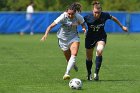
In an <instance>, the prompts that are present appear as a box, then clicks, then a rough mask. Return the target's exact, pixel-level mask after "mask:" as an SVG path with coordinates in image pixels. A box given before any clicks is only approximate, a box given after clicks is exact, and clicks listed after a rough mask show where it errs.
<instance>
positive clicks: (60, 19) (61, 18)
mask: <svg viewBox="0 0 140 93" xmlns="http://www.w3.org/2000/svg"><path fill="white" fill-rule="evenodd" d="M64 18H65V15H64V13H63V14H61V15H60V16H59V17H58V18H56V19H55V20H54V22H55V23H56V24H58V23H59V22H61V21H62V20H63V19H64Z"/></svg>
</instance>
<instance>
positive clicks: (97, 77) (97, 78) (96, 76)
mask: <svg viewBox="0 0 140 93" xmlns="http://www.w3.org/2000/svg"><path fill="white" fill-rule="evenodd" d="M94 80H95V81H98V80H99V76H98V74H96V73H94Z"/></svg>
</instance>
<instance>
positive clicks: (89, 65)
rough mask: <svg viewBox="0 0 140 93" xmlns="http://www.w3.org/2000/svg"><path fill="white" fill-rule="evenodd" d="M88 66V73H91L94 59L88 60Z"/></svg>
mask: <svg viewBox="0 0 140 93" xmlns="http://www.w3.org/2000/svg"><path fill="white" fill-rule="evenodd" d="M86 68H87V72H88V75H90V74H91V68H92V60H90V61H88V60H86Z"/></svg>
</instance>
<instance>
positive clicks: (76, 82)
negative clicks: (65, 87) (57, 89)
mask: <svg viewBox="0 0 140 93" xmlns="http://www.w3.org/2000/svg"><path fill="white" fill-rule="evenodd" d="M69 87H70V88H71V89H78V90H79V89H81V88H82V81H81V80H80V79H78V78H73V79H71V80H70V82H69Z"/></svg>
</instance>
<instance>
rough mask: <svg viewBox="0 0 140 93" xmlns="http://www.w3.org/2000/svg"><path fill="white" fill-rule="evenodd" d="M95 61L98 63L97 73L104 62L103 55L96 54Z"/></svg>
mask: <svg viewBox="0 0 140 93" xmlns="http://www.w3.org/2000/svg"><path fill="white" fill-rule="evenodd" d="M95 63H96V67H95V73H96V74H98V73H99V70H100V67H101V64H102V56H96V60H95Z"/></svg>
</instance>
